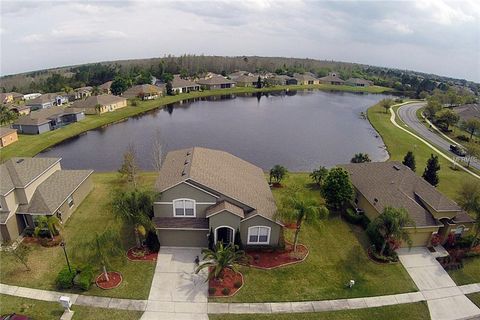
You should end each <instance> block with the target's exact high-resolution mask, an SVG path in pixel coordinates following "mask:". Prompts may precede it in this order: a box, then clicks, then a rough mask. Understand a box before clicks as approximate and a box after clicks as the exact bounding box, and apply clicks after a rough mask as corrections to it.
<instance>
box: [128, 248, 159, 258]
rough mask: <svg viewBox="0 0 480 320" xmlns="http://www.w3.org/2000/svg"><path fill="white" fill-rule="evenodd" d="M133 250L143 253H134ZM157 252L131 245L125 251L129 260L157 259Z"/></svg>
mask: <svg viewBox="0 0 480 320" xmlns="http://www.w3.org/2000/svg"><path fill="white" fill-rule="evenodd" d="M135 252H138V253H143V254H135ZM157 256H158V252H150V251H148V249H147V248H144V247H142V248H137V247H131V248H130V249H128V251H127V258H128V260H131V261H157Z"/></svg>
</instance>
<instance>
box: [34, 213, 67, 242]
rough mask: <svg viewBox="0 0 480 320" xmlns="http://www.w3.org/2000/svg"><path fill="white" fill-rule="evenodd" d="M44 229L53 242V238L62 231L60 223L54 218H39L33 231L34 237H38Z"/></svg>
mask: <svg viewBox="0 0 480 320" xmlns="http://www.w3.org/2000/svg"><path fill="white" fill-rule="evenodd" d="M45 229H46V230H48V232H49V233H50V238H51V239H52V240H53V239H54V236H55V235H57V234H58V233H59V230H60V229H62V222H61V221H60V219H58V218H57V217H56V216H39V217H38V218H37V226H36V227H35V230H34V234H35V236H37V237H38V235H39V233H40V231H41V230H45Z"/></svg>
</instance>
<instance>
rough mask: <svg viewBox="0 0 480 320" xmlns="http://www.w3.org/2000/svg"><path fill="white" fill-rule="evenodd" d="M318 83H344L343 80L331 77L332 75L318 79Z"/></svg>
mask: <svg viewBox="0 0 480 320" xmlns="http://www.w3.org/2000/svg"><path fill="white" fill-rule="evenodd" d="M318 80H320V81H323V82H345V81H344V80H342V79H341V78H340V77H338V76H332V75H328V76H325V77H322V78H320V79H318Z"/></svg>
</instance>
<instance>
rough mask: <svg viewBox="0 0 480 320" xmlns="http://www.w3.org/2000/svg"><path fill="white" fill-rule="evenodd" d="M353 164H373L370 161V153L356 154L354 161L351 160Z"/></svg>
mask: <svg viewBox="0 0 480 320" xmlns="http://www.w3.org/2000/svg"><path fill="white" fill-rule="evenodd" d="M350 162H351V163H364V162H372V160H370V156H369V155H368V153H361V152H360V153H355V155H354V156H353V158H352V160H350Z"/></svg>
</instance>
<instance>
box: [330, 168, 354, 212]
mask: <svg viewBox="0 0 480 320" xmlns="http://www.w3.org/2000/svg"><path fill="white" fill-rule="evenodd" d="M322 195H323V197H324V198H325V201H326V203H327V205H328V206H329V207H331V208H334V209H336V210H340V209H342V208H344V207H345V205H346V204H347V202H348V201H351V200H352V199H353V195H354V191H353V186H352V183H351V182H350V177H349V175H348V172H347V171H345V170H344V169H342V168H333V169H331V170H330V172H329V173H328V175H327V178H326V179H325V182H324V183H323V187H322Z"/></svg>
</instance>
